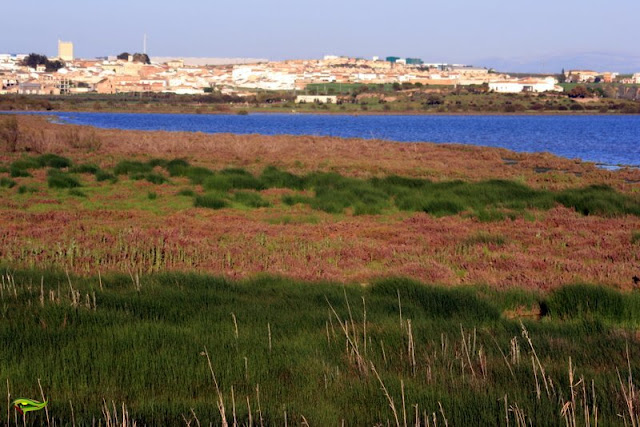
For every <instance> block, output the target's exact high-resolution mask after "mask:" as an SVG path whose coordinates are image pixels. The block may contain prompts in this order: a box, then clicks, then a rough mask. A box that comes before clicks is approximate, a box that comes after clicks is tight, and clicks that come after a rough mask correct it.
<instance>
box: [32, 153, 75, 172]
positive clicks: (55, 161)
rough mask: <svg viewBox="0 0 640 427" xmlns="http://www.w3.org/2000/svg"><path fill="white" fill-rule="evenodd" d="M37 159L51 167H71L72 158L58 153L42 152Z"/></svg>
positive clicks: (39, 162)
mask: <svg viewBox="0 0 640 427" xmlns="http://www.w3.org/2000/svg"><path fill="white" fill-rule="evenodd" d="M36 161H37V162H38V164H39V165H40V167H41V168H43V167H51V168H56V169H63V168H68V167H71V164H72V162H71V160H69V159H68V158H66V157H62V156H58V155H57V154H42V155H41V156H38V157H37V158H36Z"/></svg>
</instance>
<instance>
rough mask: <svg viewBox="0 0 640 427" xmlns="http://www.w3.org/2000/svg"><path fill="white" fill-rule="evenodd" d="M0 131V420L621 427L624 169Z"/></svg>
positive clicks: (75, 130)
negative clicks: (3, 408)
mask: <svg viewBox="0 0 640 427" xmlns="http://www.w3.org/2000/svg"><path fill="white" fill-rule="evenodd" d="M0 121H1V122H2V123H1V124H0V126H1V127H2V138H1V139H3V143H4V144H5V145H4V148H3V151H2V152H1V153H0V197H1V198H2V200H3V203H2V205H1V206H0V212H2V215H1V217H0V242H1V245H0V262H1V268H2V270H1V271H0V273H1V276H2V281H1V288H0V289H1V291H2V295H1V299H2V318H1V320H0V335H2V342H3V348H2V357H1V358H0V372H1V373H2V378H1V379H2V380H3V382H5V383H6V384H5V385H6V389H7V398H8V400H9V401H10V400H12V399H13V398H15V397H24V396H27V397H30V398H39V397H44V398H46V399H47V400H48V401H49V404H48V407H47V411H46V412H45V411H38V412H33V413H28V414H27V416H26V419H25V420H23V419H22V418H21V417H20V415H19V414H17V413H15V411H13V409H12V408H11V407H10V405H9V406H8V408H7V412H6V413H5V415H4V416H3V417H2V419H3V422H7V423H10V424H12V425H13V424H14V423H18V424H21V423H22V422H23V421H26V422H27V423H32V424H35V425H41V424H50V425H53V424H55V425H62V424H73V423H77V424H78V425H81V424H89V423H101V424H103V425H104V424H107V425H122V424H125V423H126V424H131V423H133V422H136V423H137V424H138V425H144V424H149V425H166V424H186V425H200V424H209V423H212V424H214V425H224V424H234V425H236V424H237V425H274V424H276V425H285V424H287V425H288V424H291V425H342V424H344V425H387V424H389V425H409V424H412V425H467V424H489V425H496V424H499V425H529V424H533V425H558V424H566V425H597V424H600V425H618V424H625V423H627V424H628V425H636V424H637V423H638V416H639V413H638V409H637V408H638V401H637V399H638V396H637V391H636V383H637V381H636V378H637V376H638V375H640V372H638V370H639V368H640V365H638V363H637V360H638V354H639V352H640V345H639V344H640V341H639V338H638V334H637V330H638V323H639V322H640V294H639V293H637V291H636V290H635V287H634V284H635V282H634V277H637V276H639V275H640V196H639V193H638V182H640V171H638V170H637V169H634V168H621V169H619V170H615V171H611V170H603V169H600V168H598V167H596V165H594V164H593V163H586V162H581V161H578V160H570V159H565V158H561V157H557V156H553V155H551V154H548V153H536V154H524V153H516V152H512V151H509V150H505V149H499V148H485V147H473V146H464V145H438V144H428V143H424V144H401V143H393V142H389V141H379V140H358V139H340V138H332V137H300V136H298V137H296V136H261V135H228V134H221V135H205V134H201V133H186V132H179V133H169V132H142V131H119V130H104V129H95V128H89V127H83V126H73V125H60V124H54V123H50V122H48V121H46V120H45V118H42V117H27V116H18V117H16V116H10V117H0ZM5 420H6V421H5Z"/></svg>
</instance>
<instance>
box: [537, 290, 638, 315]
mask: <svg viewBox="0 0 640 427" xmlns="http://www.w3.org/2000/svg"><path fill="white" fill-rule="evenodd" d="M547 306H548V310H549V314H550V315H551V316H557V317H560V318H588V319H591V318H602V319H608V320H613V321H622V320H631V319H624V316H625V313H627V310H626V309H625V298H624V296H623V295H622V294H621V293H620V292H619V291H617V290H615V289H611V288H606V287H604V286H596V285H587V284H576V285H571V286H563V287H562V288H560V289H557V290H555V291H553V292H552V293H551V295H550V296H549V298H548V300H547ZM635 317H637V318H640V314H639V315H636V316H635Z"/></svg>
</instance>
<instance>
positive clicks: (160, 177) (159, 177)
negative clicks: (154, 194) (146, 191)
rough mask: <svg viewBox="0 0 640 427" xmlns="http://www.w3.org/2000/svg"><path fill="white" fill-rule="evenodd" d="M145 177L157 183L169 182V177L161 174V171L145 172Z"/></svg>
mask: <svg viewBox="0 0 640 427" xmlns="http://www.w3.org/2000/svg"><path fill="white" fill-rule="evenodd" d="M144 179H146V180H147V181H149V182H150V183H152V184H156V185H160V184H164V183H165V182H167V178H165V177H164V175H160V174H159V173H155V172H151V173H148V174H145V175H144Z"/></svg>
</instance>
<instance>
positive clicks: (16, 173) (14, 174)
mask: <svg viewBox="0 0 640 427" xmlns="http://www.w3.org/2000/svg"><path fill="white" fill-rule="evenodd" d="M9 176H10V177H11V178H28V177H31V176H33V175H31V174H30V173H29V172H28V171H27V170H26V169H20V168H17V167H14V166H13V165H11V166H10V168H9Z"/></svg>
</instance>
